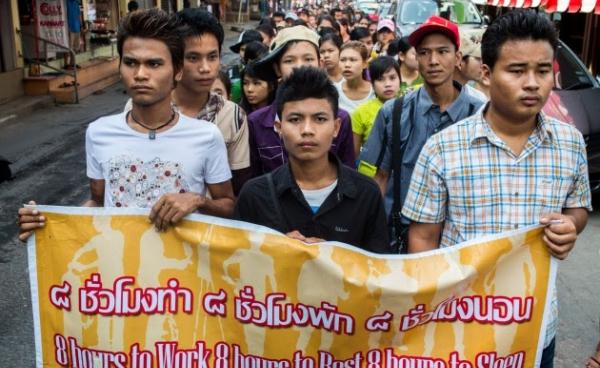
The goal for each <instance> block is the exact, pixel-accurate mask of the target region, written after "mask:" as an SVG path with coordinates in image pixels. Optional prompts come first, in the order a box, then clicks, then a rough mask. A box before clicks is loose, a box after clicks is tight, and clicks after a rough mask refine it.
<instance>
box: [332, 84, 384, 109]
mask: <svg viewBox="0 0 600 368" xmlns="http://www.w3.org/2000/svg"><path fill="white" fill-rule="evenodd" d="M342 84H344V81H342V82H340V83H337V84H335V88H336V89H337V90H338V93H339V95H340V99H339V107H340V109H344V110H346V111H347V112H348V114H349V115H352V113H353V112H354V110H356V108H357V107H358V106H360V105H362V104H363V103H365V102H367V101H369V100H370V99H372V98H373V97H375V92H374V91H373V87H372V86H369V88H370V89H369V94H368V95H367V96H366V97H365V98H363V99H360V100H351V99H349V98H348V96H346V94H345V93H344V88H343V87H342Z"/></svg>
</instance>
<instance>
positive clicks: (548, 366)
mask: <svg viewBox="0 0 600 368" xmlns="http://www.w3.org/2000/svg"><path fill="white" fill-rule="evenodd" d="M555 342H556V337H555V338H553V339H552V342H551V343H550V345H548V347H546V348H544V351H542V361H541V363H540V368H553V367H554V347H555Z"/></svg>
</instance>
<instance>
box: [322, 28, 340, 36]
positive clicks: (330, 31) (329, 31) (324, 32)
mask: <svg viewBox="0 0 600 368" xmlns="http://www.w3.org/2000/svg"><path fill="white" fill-rule="evenodd" d="M317 33H318V34H319V37H325V36H326V35H328V34H334V35H336V36H339V35H340V32H338V31H336V30H335V29H334V28H331V27H321V28H320V29H319V30H318V32H317Z"/></svg>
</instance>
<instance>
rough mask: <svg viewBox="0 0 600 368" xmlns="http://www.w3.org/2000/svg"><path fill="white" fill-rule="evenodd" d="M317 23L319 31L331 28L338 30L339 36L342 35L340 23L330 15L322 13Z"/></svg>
mask: <svg viewBox="0 0 600 368" xmlns="http://www.w3.org/2000/svg"><path fill="white" fill-rule="evenodd" d="M317 25H318V27H317V29H318V30H319V32H320V31H321V30H322V29H324V28H331V29H334V30H335V31H336V33H337V34H338V36H339V35H340V25H339V24H338V23H337V22H336V21H335V20H334V19H333V18H332V17H331V16H330V15H321V16H320V17H319V19H318V20H317Z"/></svg>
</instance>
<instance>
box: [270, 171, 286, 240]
mask: <svg viewBox="0 0 600 368" xmlns="http://www.w3.org/2000/svg"><path fill="white" fill-rule="evenodd" d="M266 176H267V185H268V186H269V194H270V197H271V202H273V209H274V210H275V216H277V219H278V221H280V223H281V225H283V229H284V231H282V232H283V233H287V232H288V231H289V226H288V222H287V220H286V218H285V216H284V215H283V211H282V210H281V204H280V203H279V199H278V198H277V193H276V192H275V184H274V183H273V173H272V172H270V173H268V174H267V175H266Z"/></svg>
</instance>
